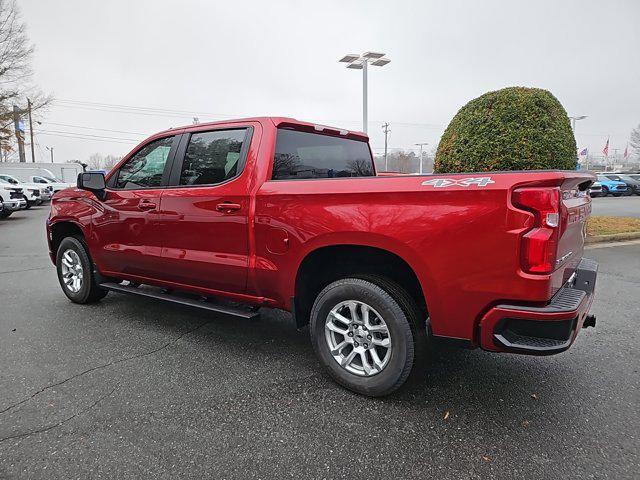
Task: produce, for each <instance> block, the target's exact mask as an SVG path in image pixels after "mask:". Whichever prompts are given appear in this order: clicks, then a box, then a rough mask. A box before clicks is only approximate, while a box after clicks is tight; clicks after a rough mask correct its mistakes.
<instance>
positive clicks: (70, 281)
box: [56, 237, 108, 303]
mask: <svg viewBox="0 0 640 480" xmlns="http://www.w3.org/2000/svg"><path fill="white" fill-rule="evenodd" d="M56 268H57V271H58V281H59V282H60V286H61V287H62V291H63V292H64V294H65V295H66V296H67V297H68V298H69V300H71V301H72V302H75V303H93V302H96V301H98V300H100V299H101V298H104V296H105V295H106V294H107V293H108V291H107V290H103V289H102V288H100V287H99V286H98V284H97V283H96V280H95V275H94V273H93V262H92V261H91V257H90V256H89V250H88V249H87V247H86V245H85V244H84V242H83V241H82V239H80V238H77V237H67V238H65V239H64V240H62V242H60V246H59V247H58V252H57V255H56Z"/></svg>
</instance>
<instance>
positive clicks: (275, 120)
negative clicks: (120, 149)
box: [154, 117, 369, 142]
mask: <svg viewBox="0 0 640 480" xmlns="http://www.w3.org/2000/svg"><path fill="white" fill-rule="evenodd" d="M247 122H259V123H261V124H266V123H270V124H273V125H274V126H275V127H276V128H291V129H293V130H303V131H315V132H318V133H324V134H329V135H335V136H341V137H346V138H351V139H354V140H361V141H365V142H367V141H369V137H368V136H367V134H366V133H364V132H360V131H355V130H347V129H344V128H339V127H330V126H327V125H321V124H317V123H310V122H303V121H301V120H296V119H295V118H290V117H247V118H235V119H229V120H219V121H216V122H204V123H198V124H195V125H193V124H192V125H184V126H182V127H174V128H170V129H167V130H165V131H163V132H159V133H158V134H160V133H169V132H177V131H181V130H192V129H198V130H202V128H203V127H204V128H206V127H216V126H218V125H230V124H234V123H247ZM154 136H155V135H154Z"/></svg>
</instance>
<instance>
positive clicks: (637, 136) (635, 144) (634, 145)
mask: <svg viewBox="0 0 640 480" xmlns="http://www.w3.org/2000/svg"><path fill="white" fill-rule="evenodd" d="M629 146H630V147H631V151H632V152H633V153H635V155H636V157H638V158H640V125H638V126H637V127H636V128H634V129H633V130H631V136H630V137H629Z"/></svg>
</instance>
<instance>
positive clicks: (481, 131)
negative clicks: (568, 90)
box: [434, 87, 576, 173]
mask: <svg viewBox="0 0 640 480" xmlns="http://www.w3.org/2000/svg"><path fill="white" fill-rule="evenodd" d="M575 168H576V141H575V138H574V136H573V132H572V131H571V125H570V121H569V117H568V116H567V112H566V111H565V109H564V108H563V107H562V105H561V104H560V102H559V101H558V99H557V98H556V97H554V96H553V95H552V94H551V92H548V91H547V90H542V89H540V88H525V87H508V88H503V89H502V90H497V91H495V92H489V93H485V94H484V95H482V96H481V97H478V98H476V99H474V100H471V101H470V102H469V103H467V104H466V105H465V106H464V107H462V108H461V109H460V111H459V112H458V113H457V114H456V116H455V117H453V120H451V123H450V124H449V126H448V127H447V129H446V130H445V132H444V135H443V136H442V138H441V139H440V144H439V145H438V151H437V152H436V159H435V167H434V170H435V172H436V173H456V172H484V171H495V170H541V169H561V170H575Z"/></svg>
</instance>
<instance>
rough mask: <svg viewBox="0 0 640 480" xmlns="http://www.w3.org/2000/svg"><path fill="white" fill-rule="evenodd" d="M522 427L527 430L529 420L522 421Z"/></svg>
mask: <svg viewBox="0 0 640 480" xmlns="http://www.w3.org/2000/svg"><path fill="white" fill-rule="evenodd" d="M522 426H523V427H524V428H527V427H528V426H529V420H524V421H523V422H522Z"/></svg>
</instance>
